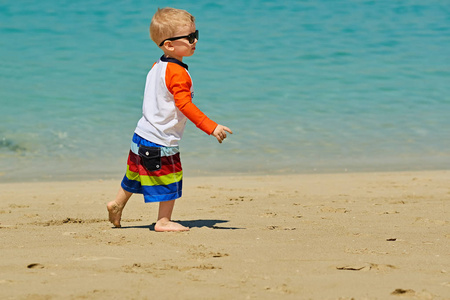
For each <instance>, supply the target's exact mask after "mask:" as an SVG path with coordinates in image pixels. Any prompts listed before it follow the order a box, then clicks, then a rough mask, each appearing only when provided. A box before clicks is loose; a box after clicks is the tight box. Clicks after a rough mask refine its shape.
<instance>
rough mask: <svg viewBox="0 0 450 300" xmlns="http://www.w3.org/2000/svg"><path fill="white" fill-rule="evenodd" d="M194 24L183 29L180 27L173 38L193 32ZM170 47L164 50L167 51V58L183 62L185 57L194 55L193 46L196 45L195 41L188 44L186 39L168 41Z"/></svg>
mask: <svg viewBox="0 0 450 300" xmlns="http://www.w3.org/2000/svg"><path fill="white" fill-rule="evenodd" d="M195 30H196V29H195V24H191V25H188V26H185V27H181V28H180V30H179V31H177V33H176V34H175V36H185V35H189V34H191V33H193V32H195ZM170 43H171V44H170V46H171V47H168V48H166V49H168V50H169V53H166V54H169V56H171V57H173V58H176V59H178V60H179V61H182V60H183V57H185V56H191V55H193V54H194V51H195V46H196V45H197V39H195V41H194V43H192V44H191V43H189V40H188V39H187V38H183V39H179V40H175V41H170ZM164 52H166V51H164Z"/></svg>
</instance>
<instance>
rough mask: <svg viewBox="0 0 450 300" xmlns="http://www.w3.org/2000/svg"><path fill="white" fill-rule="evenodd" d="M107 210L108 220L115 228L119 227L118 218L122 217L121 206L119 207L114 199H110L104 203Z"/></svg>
mask: <svg viewBox="0 0 450 300" xmlns="http://www.w3.org/2000/svg"><path fill="white" fill-rule="evenodd" d="M106 208H107V209H108V212H109V221H110V222H111V223H113V225H114V226H115V227H117V228H119V227H121V225H120V219H121V218H122V210H123V206H122V207H120V206H119V205H118V204H117V202H116V201H111V202H109V203H108V204H107V205H106Z"/></svg>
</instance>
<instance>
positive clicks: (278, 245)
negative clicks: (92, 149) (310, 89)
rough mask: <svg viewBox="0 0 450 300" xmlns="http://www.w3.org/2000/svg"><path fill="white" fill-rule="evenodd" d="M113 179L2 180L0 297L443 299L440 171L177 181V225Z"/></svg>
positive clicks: (443, 179)
mask: <svg viewBox="0 0 450 300" xmlns="http://www.w3.org/2000/svg"><path fill="white" fill-rule="evenodd" d="M119 180H120V179H119ZM119 180H118V181H79V182H41V183H10V184H0V235H1V241H2V242H1V245H0V249H1V260H0V261H1V262H0V298H2V299H156V298H157V297H164V298H172V299H450V246H449V245H450V220H449V216H450V214H449V212H450V209H449V208H450V171H430V172H404V173H355V174H314V175H286V176H233V177H191V178H189V177H186V178H185V181H184V190H183V193H184V196H183V197H182V198H181V199H179V200H178V201H177V203H176V205H175V211H174V214H173V219H174V220H176V221H179V222H180V223H181V224H183V225H185V226H189V227H190V228H191V230H190V231H189V232H178V233H158V232H155V231H154V230H153V226H154V222H155V220H156V215H157V209H158V205H157V204H145V203H144V202H143V199H142V196H141V195H134V196H133V197H132V198H131V200H130V201H129V203H128V205H127V207H126V208H125V211H124V213H123V218H122V228H113V226H112V225H111V224H110V223H109V222H108V213H107V211H106V203H107V202H108V201H110V200H111V199H113V198H114V196H115V194H116V192H117V189H118V185H119Z"/></svg>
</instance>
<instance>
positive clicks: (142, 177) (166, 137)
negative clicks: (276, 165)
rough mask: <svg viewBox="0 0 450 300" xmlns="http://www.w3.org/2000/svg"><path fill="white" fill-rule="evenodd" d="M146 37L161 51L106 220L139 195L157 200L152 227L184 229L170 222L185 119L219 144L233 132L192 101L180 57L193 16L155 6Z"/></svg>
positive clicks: (190, 38)
mask: <svg viewBox="0 0 450 300" xmlns="http://www.w3.org/2000/svg"><path fill="white" fill-rule="evenodd" d="M150 37H151V39H152V40H153V41H154V42H155V43H156V45H158V47H159V48H160V49H161V50H162V51H163V52H164V55H163V56H162V57H161V58H160V59H159V60H158V61H157V62H156V63H155V64H154V65H153V67H152V69H151V70H150V71H149V73H148V75H147V80H146V85H145V92H144V101H143V102H144V103H143V109H142V111H143V116H142V118H141V119H140V120H139V122H138V124H137V127H136V130H135V133H134V135H133V140H132V143H131V150H130V153H129V156H128V167H127V172H126V174H125V176H124V178H123V180H122V184H121V188H120V189H119V193H118V194H117V196H116V199H115V200H114V201H111V202H109V203H108V205H107V209H108V212H109V221H110V222H111V223H113V224H114V226H115V227H120V226H121V225H120V219H121V216H122V211H123V209H124V207H125V205H126V203H127V202H128V200H129V199H130V197H131V195H132V194H133V193H142V194H143V195H144V200H145V202H159V212H158V219H157V222H156V224H155V231H186V230H189V228H188V227H185V226H183V225H181V224H179V223H175V222H172V221H171V216H172V211H173V207H174V204H175V199H178V198H180V197H181V191H182V176H183V172H182V168H181V162H180V156H179V148H178V142H179V140H180V139H181V137H182V135H183V131H184V127H185V124H186V119H189V120H191V121H192V122H193V123H194V124H195V125H196V126H197V127H198V128H200V129H201V130H203V131H204V132H206V133H207V134H209V135H212V136H214V137H215V138H216V139H217V140H218V141H219V143H222V141H223V140H224V139H225V138H226V137H227V132H229V133H232V132H231V130H230V129H229V128H227V127H225V126H222V125H219V124H217V123H215V122H214V121H212V120H210V119H209V118H208V117H207V116H206V115H205V114H203V113H202V112H201V111H200V110H199V109H198V108H197V107H196V106H195V105H194V104H193V103H192V97H193V95H194V93H193V86H192V80H191V77H190V75H189V73H188V66H187V65H186V64H184V63H183V62H182V61H183V57H185V56H191V55H193V54H194V51H195V46H196V44H197V41H198V31H197V30H196V28H195V18H194V17H193V16H192V15H191V14H189V13H188V12H187V11H184V10H179V9H174V8H163V9H158V11H157V12H156V13H155V15H154V16H153V18H152V21H151V24H150Z"/></svg>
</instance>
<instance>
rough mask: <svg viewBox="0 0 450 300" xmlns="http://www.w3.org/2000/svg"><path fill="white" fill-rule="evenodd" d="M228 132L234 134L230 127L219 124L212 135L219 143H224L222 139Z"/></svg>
mask: <svg viewBox="0 0 450 300" xmlns="http://www.w3.org/2000/svg"><path fill="white" fill-rule="evenodd" d="M226 132H229V133H231V134H233V132H232V131H231V130H230V128H228V127H225V126H223V125H220V124H219V125H217V127H216V129H214V131H213V133H212V135H213V136H214V137H215V138H216V139H217V141H219V143H222V141H223V140H224V139H226V138H227V133H226Z"/></svg>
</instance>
